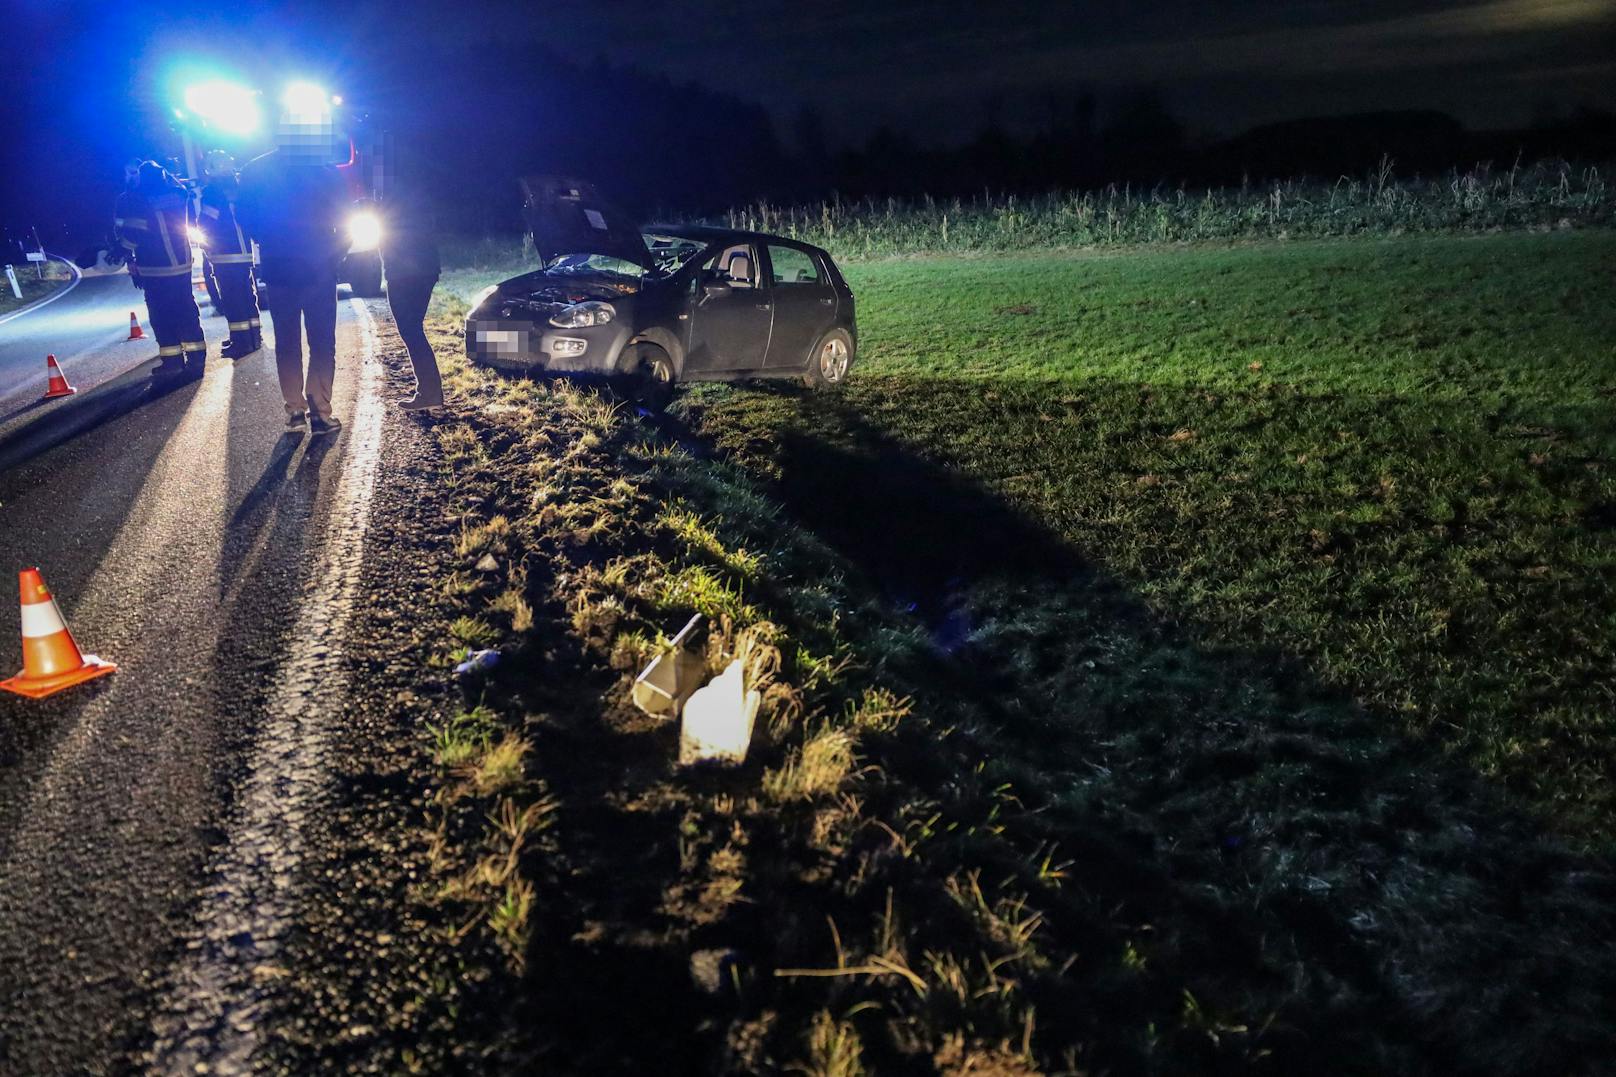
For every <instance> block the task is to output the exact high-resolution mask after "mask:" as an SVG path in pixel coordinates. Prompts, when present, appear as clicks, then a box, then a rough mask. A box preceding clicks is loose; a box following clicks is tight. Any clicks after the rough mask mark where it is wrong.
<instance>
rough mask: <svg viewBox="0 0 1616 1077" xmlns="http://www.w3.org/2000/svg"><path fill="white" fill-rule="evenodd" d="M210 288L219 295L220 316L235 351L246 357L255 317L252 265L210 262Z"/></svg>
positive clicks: (256, 302) (255, 285) (256, 297)
mask: <svg viewBox="0 0 1616 1077" xmlns="http://www.w3.org/2000/svg"><path fill="white" fill-rule="evenodd" d="M209 265H210V266H211V267H212V269H213V286H214V287H215V288H217V289H218V291H219V313H220V314H223V315H224V320H225V322H226V323H228V324H229V326H230V339H231V340H232V341H233V342H235V348H236V350H238V351H241V352H243V353H245V352H246V351H248V350H249V349H250V348H251V346H252V328H253V323H254V321H255V319H257V317H258V285H257V283H256V282H254V280H253V272H252V263H251V262H231V263H229V264H227V265H220V264H219V263H217V262H211V263H209Z"/></svg>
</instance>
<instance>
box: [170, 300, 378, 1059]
mask: <svg viewBox="0 0 1616 1077" xmlns="http://www.w3.org/2000/svg"><path fill="white" fill-rule="evenodd" d="M349 303H350V304H351V306H352V308H353V311H354V313H355V315H356V317H357V320H358V324H359V326H360V328H361V336H362V339H363V354H362V356H361V365H360V369H359V378H358V393H357V399H356V401H355V403H354V412H353V417H352V419H351V420H350V421H349V423H348V424H347V425H346V426H345V427H344V428H343V431H342V433H341V434H339V435H336V436H338V437H341V438H344V439H345V440H346V444H345V445H343V446H341V447H340V448H341V452H342V457H343V460H344V465H343V470H342V474H341V475H340V476H339V478H338V480H337V486H336V490H335V492H334V495H333V498H332V502H331V508H330V513H329V515H328V517H327V520H328V523H327V525H326V534H325V541H324V543H323V545H322V548H321V551H320V559H319V562H318V563H317V565H316V566H315V569H314V572H313V573H312V575H311V577H310V581H311V586H310V590H309V592H308V593H307V594H305V595H304V596H303V600H302V602H301V604H300V605H299V607H298V614H297V619H296V623H295V626H294V628H293V630H292V636H291V643H290V646H289V649H288V652H287V655H286V658H285V661H284V662H283V663H282V665H281V667H280V670H279V673H278V677H277V682H276V684H275V686H274V688H273V690H272V694H271V697H270V699H269V702H268V706H267V708H266V713H265V716H264V724H263V726H262V728H261V729H260V730H259V732H258V736H257V740H256V743H255V744H254V746H253V748H252V749H251V754H250V759H249V771H248V775H247V777H246V779H245V780H244V782H243V784H242V786H241V788H240V789H239V791H238V797H237V804H236V812H235V815H234V818H233V822H232V823H231V824H230V826H229V829H228V838H227V840H226V842H225V843H224V844H223V845H222V846H221V847H220V848H219V850H218V852H217V854H216V856H215V859H214V862H213V864H212V865H211V870H210V872H209V882H208V884H207V887H206V889H205V891H204V893H203V895H202V898H201V901H200V908H199V910H198V913H197V919H198V925H197V932H196V937H195V938H194V939H192V941H191V943H190V948H189V949H188V950H187V952H186V956H185V958H184V959H182V961H181V963H180V967H179V968H178V969H177V970H176V974H175V976H174V979H173V986H172V991H171V994H170V996H169V999H168V1004H167V1005H166V1006H165V1007H164V1008H163V1011H162V1012H161V1013H160V1016H159V1017H158V1018H157V1020H156V1021H155V1022H154V1028H155V1032H156V1043H155V1045H154V1048H153V1054H152V1059H151V1061H152V1063H153V1067H154V1069H155V1070H156V1071H157V1072H159V1073H170V1074H181V1073H184V1074H193V1073H197V1072H203V1071H204V1068H203V1066H204V1064H205V1072H209V1073H214V1074H233V1073H246V1072H249V1071H250V1069H251V1067H252V1055H253V1052H254V1051H255V1050H256V1048H257V1047H258V1044H259V1029H260V1025H261V1023H262V1020H263V1019H264V1017H266V1016H267V1014H268V1011H269V1002H268V1000H267V999H266V997H265V993H264V986H265V984H266V983H268V982H270V981H273V980H274V979H275V978H277V977H278V976H279V975H280V974H281V969H280V967H279V966H278V965H277V964H276V960H277V957H278V956H279V953H280V950H281V947H282V943H283V940H284V935H285V932H286V931H287V929H288V928H290V927H291V926H292V923H293V917H294V914H295V909H296V898H297V893H296V891H295V885H296V883H295V880H296V877H297V868H298V864H299V860H300V858H301V856H302V854H303V846H304V842H303V822H304V818H305V816H306V815H307V814H308V813H309V812H311V811H314V810H317V807H318V799H319V796H320V794H321V793H322V792H323V791H324V789H325V787H326V781H327V774H326V768H325V754H326V750H327V742H328V740H329V734H330V729H331V725H332V723H334V722H335V721H338V720H340V719H341V709H340V705H341V703H342V701H343V699H344V696H345V692H346V688H347V683H346V682H347V675H346V671H345V669H344V666H343V643H344V630H345V628H346V626H347V623H348V617H349V614H350V613H351V612H352V610H353V608H354V604H355V601H356V600H357V598H358V592H359V583H360V569H361V567H362V565H363V554H364V541H365V532H366V530H367V528H368V525H369V522H370V503H371V496H372V493H373V491H374V489H375V484H376V470H377V465H378V462H379V461H380V457H381V436H382V416H383V406H382V397H381V392H380V390H381V386H382V364H381V360H380V359H379V358H378V357H377V354H376V323H375V320H374V319H373V318H372V317H371V316H370V312H369V311H368V310H367V309H366V308H365V305H364V303H363V302H362V301H361V300H358V299H351V300H349ZM328 436H329V435H328Z"/></svg>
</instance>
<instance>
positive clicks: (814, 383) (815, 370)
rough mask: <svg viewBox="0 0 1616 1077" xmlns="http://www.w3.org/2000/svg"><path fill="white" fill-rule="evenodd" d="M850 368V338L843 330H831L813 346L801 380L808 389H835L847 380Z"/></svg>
mask: <svg viewBox="0 0 1616 1077" xmlns="http://www.w3.org/2000/svg"><path fill="white" fill-rule="evenodd" d="M852 366H853V338H852V336H851V335H849V334H848V332H847V330H845V329H832V330H831V331H830V332H828V333H826V334H825V335H824V336H822V337H820V338H819V343H818V344H815V345H814V350H813V354H811V355H810V356H809V357H808V370H807V371H806V372H805V373H804V374H803V379H802V380H803V383H804V384H806V385H807V386H808V388H810V389H835V388H838V387H839V386H840V385H841V384H842V383H843V382H844V381H846V380H847V372H848V370H850V369H851V368H852Z"/></svg>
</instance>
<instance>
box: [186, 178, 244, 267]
mask: <svg viewBox="0 0 1616 1077" xmlns="http://www.w3.org/2000/svg"><path fill="white" fill-rule="evenodd" d="M236 191H237V185H236V177H234V176H223V177H220V178H219V179H216V180H214V181H213V182H211V183H209V184H208V185H207V186H206V187H204V188H202V213H201V215H200V216H199V217H198V218H197V227H198V228H200V229H201V230H202V238H203V242H204V244H205V245H206V247H207V253H208V259H209V261H211V262H212V263H213V264H214V265H216V266H227V265H251V264H252V244H251V243H250V242H249V241H248V239H247V236H246V233H244V232H243V231H242V230H241V225H240V224H239V223H238V222H237V221H236Z"/></svg>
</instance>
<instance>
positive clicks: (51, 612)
mask: <svg viewBox="0 0 1616 1077" xmlns="http://www.w3.org/2000/svg"><path fill="white" fill-rule="evenodd" d="M66 631H67V625H65V624H64V623H62V611H61V610H59V609H57V608H56V600H55V599H54V598H53V599H51V600H50V601H49V602H30V603H28V604H27V605H26V606H24V607H23V608H22V635H23V638H24V639H38V638H39V637H40V636H54V635H56V633H58V632H66Z"/></svg>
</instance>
